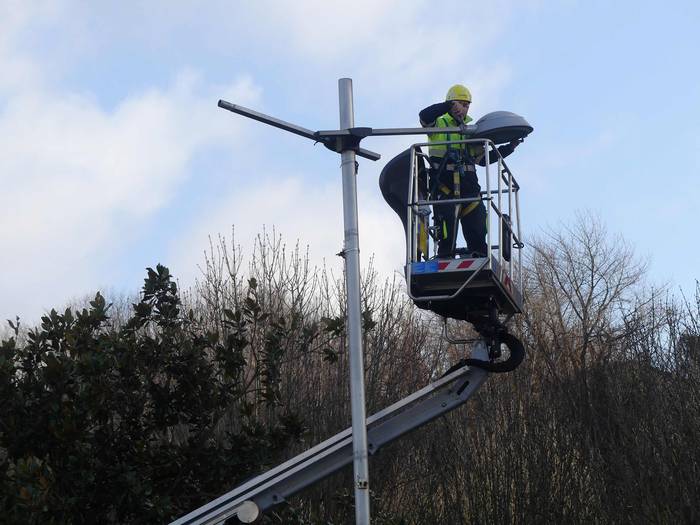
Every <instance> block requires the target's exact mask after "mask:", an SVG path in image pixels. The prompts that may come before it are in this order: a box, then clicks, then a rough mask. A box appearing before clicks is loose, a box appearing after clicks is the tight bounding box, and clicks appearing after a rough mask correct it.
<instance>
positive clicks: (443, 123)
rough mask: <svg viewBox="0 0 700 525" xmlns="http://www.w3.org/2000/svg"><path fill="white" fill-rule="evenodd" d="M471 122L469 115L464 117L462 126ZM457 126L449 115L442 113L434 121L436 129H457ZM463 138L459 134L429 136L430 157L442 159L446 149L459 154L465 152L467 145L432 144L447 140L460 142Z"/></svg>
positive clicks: (456, 122) (457, 123)
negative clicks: (454, 150)
mask: <svg viewBox="0 0 700 525" xmlns="http://www.w3.org/2000/svg"><path fill="white" fill-rule="evenodd" d="M471 121H472V118H471V117H470V116H469V115H465V116H464V119H463V121H462V122H463V123H464V124H469V123H470V122H471ZM459 125H460V123H459V122H458V121H457V120H456V119H455V118H454V117H453V116H452V115H450V114H449V113H444V114H443V115H440V116H439V117H438V118H437V119H435V127H436V128H458V127H459ZM464 138H465V137H463V136H462V135H461V134H459V133H436V134H433V135H429V136H428V142H429V143H430V146H429V148H428V150H429V154H430V156H431V157H440V158H442V157H444V156H445V153H446V152H447V150H448V149H456V150H459V151H460V152H461V151H465V149H466V148H468V146H469V144H434V143H435V142H445V141H448V140H462V139H464ZM481 149H483V148H481ZM471 150H472V148H469V151H470V153H471V154H473V153H474V152H473V151H471Z"/></svg>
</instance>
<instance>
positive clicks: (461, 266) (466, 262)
mask: <svg viewBox="0 0 700 525" xmlns="http://www.w3.org/2000/svg"><path fill="white" fill-rule="evenodd" d="M472 264H474V259H455V260H453V261H440V262H438V272H454V271H455V270H466V269H467V268H469V267H470V266H471V265H472Z"/></svg>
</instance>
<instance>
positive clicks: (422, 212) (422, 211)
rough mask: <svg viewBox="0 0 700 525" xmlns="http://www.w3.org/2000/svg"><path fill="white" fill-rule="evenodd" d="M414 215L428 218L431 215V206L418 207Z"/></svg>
mask: <svg viewBox="0 0 700 525" xmlns="http://www.w3.org/2000/svg"><path fill="white" fill-rule="evenodd" d="M414 213H415V214H416V215H418V216H419V217H428V216H429V215H430V206H427V205H425V204H424V205H422V206H417V207H416V208H415V212H414Z"/></svg>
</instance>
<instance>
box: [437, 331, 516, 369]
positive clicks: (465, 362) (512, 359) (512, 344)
mask: <svg viewBox="0 0 700 525" xmlns="http://www.w3.org/2000/svg"><path fill="white" fill-rule="evenodd" d="M500 341H501V342H502V343H504V344H505V345H506V346H507V347H508V350H510V356H509V357H508V359H506V360H505V361H500V362H498V363H492V362H491V361H483V360H481V359H471V358H469V359H462V360H461V361H460V362H458V363H457V364H455V365H453V366H451V367H450V369H449V370H447V372H445V373H444V374H443V377H445V376H446V375H448V374H450V373H452V372H454V371H455V370H458V369H460V368H462V367H463V366H473V367H476V368H481V369H482V370H486V371H487V372H493V373H496V374H501V373H504V372H512V371H513V370H515V369H516V368H518V366H520V363H522V362H523V359H525V347H524V346H523V344H522V343H521V342H520V340H519V339H518V338H517V337H515V336H514V335H511V334H508V333H504V334H501V336H500Z"/></svg>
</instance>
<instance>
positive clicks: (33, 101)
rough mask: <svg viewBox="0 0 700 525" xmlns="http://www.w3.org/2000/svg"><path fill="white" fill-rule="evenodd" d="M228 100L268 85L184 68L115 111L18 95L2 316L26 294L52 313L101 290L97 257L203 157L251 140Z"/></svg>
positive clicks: (10, 110) (1, 200) (6, 161)
mask: <svg viewBox="0 0 700 525" xmlns="http://www.w3.org/2000/svg"><path fill="white" fill-rule="evenodd" d="M220 95H225V96H231V97H232V98H234V99H235V100H239V101H241V102H244V103H254V102H255V100H257V97H258V88H257V87H256V86H255V85H254V84H253V82H252V80H251V79H249V78H241V79H239V80H238V81H237V82H235V83H232V84H231V85H230V86H221V87H213V88H212V87H208V86H203V84H202V82H201V81H200V80H199V79H198V78H197V76H196V75H195V74H194V73H192V72H191V71H185V72H183V74H181V75H180V76H179V77H178V78H177V79H176V81H175V82H174V83H173V85H172V86H171V87H169V88H168V89H166V90H158V89H152V90H149V91H148V92H146V93H141V94H137V95H134V96H132V97H130V98H127V99H125V100H123V101H122V102H121V103H120V104H119V105H118V106H117V107H116V108H115V109H114V110H113V111H105V110H103V109H102V108H100V107H99V105H98V104H97V103H96V102H95V101H94V100H92V99H90V98H89V97H85V96H80V95H76V94H72V93H62V94H60V93H59V94H57V93H48V92H46V91H41V90H38V91H32V90H29V91H27V92H26V93H23V94H21V95H16V96H13V97H10V98H9V101H8V102H7V104H6V107H5V110H4V112H2V114H0V136H2V137H3V140H2V141H0V184H1V185H2V188H3V191H2V193H0V246H2V247H3V250H2V252H1V253H0V267H1V268H2V275H1V276H0V297H2V304H1V305H0V307H1V308H0V309H1V311H0V315H3V316H8V315H13V313H15V312H17V313H20V312H19V311H18V305H21V296H22V295H25V294H34V301H36V303H38V304H41V305H44V306H47V305H48V304H51V303H52V302H58V303H59V304H60V303H61V301H63V300H64V298H65V297H68V296H71V295H75V294H76V293H81V290H83V289H85V288H86V287H94V286H98V285H99V284H102V283H96V282H94V279H95V278H96V275H95V273H96V271H97V268H96V266H95V262H96V261H97V260H100V259H103V258H104V255H105V253H109V252H111V251H113V250H117V249H118V244H119V242H120V240H121V241H123V240H124V239H116V238H117V237H118V235H117V233H119V234H120V235H124V234H125V233H127V232H131V233H130V234H131V235H132V236H134V235H137V234H138V229H139V224H141V222H140V221H144V220H147V219H148V217H149V216H151V215H152V214H153V213H154V212H155V211H157V210H159V209H161V208H162V207H163V206H165V205H166V204H167V202H168V201H169V200H170V199H171V198H172V196H173V195H174V193H175V192H176V191H177V188H178V186H179V185H180V184H181V183H182V182H183V181H184V180H185V179H186V178H187V177H188V176H189V175H190V174H189V172H188V171H187V168H188V163H189V162H190V161H191V159H192V158H193V156H194V155H195V154H197V152H199V151H201V150H202V149H204V148H207V147H210V146H211V145H213V144H217V143H225V144H227V145H230V147H231V149H232V150H235V148H236V147H237V146H236V143H235V141H236V140H238V141H239V142H240V141H241V140H242V138H241V135H240V134H239V133H238V128H239V126H238V125H237V123H236V122H232V121H230V120H226V119H220V118H216V117H218V116H219V113H217V111H218V112H221V110H218V109H217V108H216V105H215V100H216V98H217V96H220ZM49 100H50V101H51V103H47V102H48V101H49ZM127 235H128V233H127ZM37 306H38V305H37ZM35 308H36V307H35ZM37 313H38V312H37V311H36V309H34V310H32V311H31V312H29V314H28V315H30V316H34V315H36V314H37Z"/></svg>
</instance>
